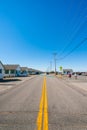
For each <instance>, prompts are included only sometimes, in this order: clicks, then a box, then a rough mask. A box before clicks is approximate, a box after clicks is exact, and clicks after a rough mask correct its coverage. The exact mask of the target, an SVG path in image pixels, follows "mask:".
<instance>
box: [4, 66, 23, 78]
mask: <svg viewBox="0 0 87 130" xmlns="http://www.w3.org/2000/svg"><path fill="white" fill-rule="evenodd" d="M4 68H5V77H15V76H19V75H20V71H21V68H20V65H17V64H16V65H13V64H11V65H9V64H7V65H4Z"/></svg>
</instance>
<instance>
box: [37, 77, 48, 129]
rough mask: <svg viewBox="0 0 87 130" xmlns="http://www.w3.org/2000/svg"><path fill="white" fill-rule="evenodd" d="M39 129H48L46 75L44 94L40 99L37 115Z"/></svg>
mask: <svg viewBox="0 0 87 130" xmlns="http://www.w3.org/2000/svg"><path fill="white" fill-rule="evenodd" d="M37 130H48V103H47V91H46V77H44V82H43V88H42V96H41V100H40V106H39V112H38V117H37Z"/></svg>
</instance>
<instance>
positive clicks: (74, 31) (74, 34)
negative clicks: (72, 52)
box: [59, 1, 87, 56]
mask: <svg viewBox="0 0 87 130" xmlns="http://www.w3.org/2000/svg"><path fill="white" fill-rule="evenodd" d="M82 2H83V1H80V4H79V6H81V4H82ZM85 10H87V7H86V8H85V9H84V10H83V11H82V14H83V13H85V12H84V11H85ZM77 14H78V13H77ZM81 16H82V15H80V17H81ZM84 18H85V16H84ZM86 22H87V20H85V21H83V22H82V23H81V21H80V22H79V24H76V25H74V26H73V29H74V30H73V33H71V34H70V35H71V36H72V38H71V41H70V42H69V43H68V44H67V45H66V47H65V48H64V49H63V50H62V51H61V52H60V54H59V56H60V55H62V54H63V53H64V52H65V50H66V49H67V47H68V46H70V45H71V44H72V42H73V41H74V40H75V38H76V36H77V34H78V32H79V31H80V29H81V28H82V27H83V26H84V25H85V23H86ZM72 34H73V35H72Z"/></svg>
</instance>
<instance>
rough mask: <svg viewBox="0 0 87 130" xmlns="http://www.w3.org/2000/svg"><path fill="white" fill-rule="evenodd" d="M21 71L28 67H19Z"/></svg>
mask: <svg viewBox="0 0 87 130" xmlns="http://www.w3.org/2000/svg"><path fill="white" fill-rule="evenodd" d="M20 68H21V70H22V71H24V70H28V67H20Z"/></svg>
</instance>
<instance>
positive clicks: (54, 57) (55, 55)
mask: <svg viewBox="0 0 87 130" xmlns="http://www.w3.org/2000/svg"><path fill="white" fill-rule="evenodd" d="M53 55H54V65H55V75H56V60H57V59H56V55H57V53H53Z"/></svg>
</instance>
